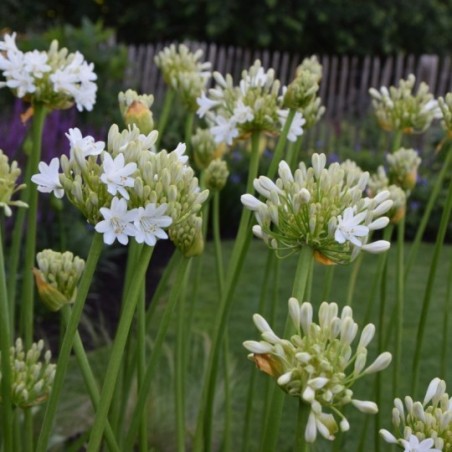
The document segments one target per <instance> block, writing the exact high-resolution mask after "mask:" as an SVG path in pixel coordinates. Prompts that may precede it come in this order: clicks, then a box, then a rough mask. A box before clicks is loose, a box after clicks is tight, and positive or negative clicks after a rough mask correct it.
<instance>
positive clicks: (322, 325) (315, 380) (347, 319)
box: [243, 298, 392, 442]
mask: <svg viewBox="0 0 452 452" xmlns="http://www.w3.org/2000/svg"><path fill="white" fill-rule="evenodd" d="M338 311H339V309H338V305H337V304H336V303H327V302H323V303H322V304H321V305H320V308H319V322H318V323H315V322H314V321H313V308H312V305H311V304H310V303H308V302H305V303H302V304H301V305H300V303H299V302H298V300H297V299H296V298H290V299H289V316H290V318H291V320H292V323H293V325H294V327H295V334H294V335H292V336H291V337H290V339H281V338H280V337H278V336H277V335H276V334H275V333H274V331H273V330H272V329H271V327H270V326H269V324H268V323H267V321H266V320H265V319H264V318H263V317H262V316H260V315H259V314H255V315H254V316H253V321H254V324H255V325H256V327H257V329H258V330H259V331H260V333H261V337H262V340H261V341H259V342H258V341H245V342H244V343H243V345H244V347H245V348H246V349H247V350H248V351H250V352H251V354H250V355H249V356H248V357H249V358H250V359H251V360H252V361H254V362H255V363H256V365H257V367H258V368H259V369H260V370H261V371H263V372H265V373H267V374H269V375H270V376H271V377H273V378H274V379H275V380H276V382H277V384H278V385H279V387H280V388H281V389H283V390H284V391H285V392H287V393H288V394H289V395H291V396H293V397H297V398H299V399H300V400H301V401H302V402H303V403H306V404H308V405H309V407H310V414H309V418H308V422H307V425H306V430H305V438H306V441H308V442H314V441H315V439H316V437H317V432H319V433H320V434H321V435H322V436H323V437H325V438H326V439H328V440H333V439H334V435H335V433H336V432H338V431H339V430H341V431H347V430H349V428H350V425H349V422H348V421H347V419H346V418H345V416H344V414H343V413H342V412H341V408H342V407H343V406H344V405H347V404H349V403H351V404H352V405H354V406H355V407H356V408H357V409H358V410H360V411H362V412H364V413H372V414H373V413H376V412H378V407H377V405H376V404H375V403H374V402H370V401H362V400H357V399H355V398H354V394H353V391H352V389H351V387H352V386H353V384H354V383H355V381H356V380H358V379H359V378H361V377H363V376H365V375H369V374H372V373H375V372H379V371H381V370H383V369H385V368H386V367H387V366H389V364H390V362H391V359H392V357H391V354H390V353H389V352H384V353H381V354H380V355H379V356H378V357H377V358H376V359H375V361H374V362H373V363H372V364H371V365H369V366H367V367H366V360H367V346H368V344H369V343H370V342H371V340H372V339H373V336H374V334H375V326H374V325H373V324H371V323H370V324H368V325H366V326H365V327H364V329H363V331H362V333H361V337H360V339H359V343H358V345H357V347H356V350H353V348H352V343H353V341H354V340H355V338H356V335H357V332H358V325H357V324H356V322H355V321H354V320H353V312H352V309H351V308H350V307H348V306H345V307H344V308H343V309H342V312H341V314H340V316H339V312H338ZM324 410H327V411H329V412H325V411H324ZM335 416H338V417H339V419H340V421H339V425H338V423H337V420H336V418H335Z"/></svg>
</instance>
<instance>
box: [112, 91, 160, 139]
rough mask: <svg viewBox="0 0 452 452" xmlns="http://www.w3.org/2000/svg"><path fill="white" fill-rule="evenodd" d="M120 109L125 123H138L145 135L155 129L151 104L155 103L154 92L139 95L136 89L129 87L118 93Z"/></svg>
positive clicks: (128, 124)
mask: <svg viewBox="0 0 452 452" xmlns="http://www.w3.org/2000/svg"><path fill="white" fill-rule="evenodd" d="M118 102H119V110H120V112H121V115H122V118H123V119H124V123H125V125H126V126H127V127H128V126H133V125H136V126H137V127H138V129H140V132H141V133H142V134H144V135H147V134H148V133H150V132H152V130H153V129H154V120H153V118H152V111H151V106H152V104H153V103H154V96H153V95H152V94H149V95H148V94H141V95H139V94H138V93H137V92H136V91H134V90H132V89H128V90H127V91H126V92H123V91H121V92H120V93H119V94H118Z"/></svg>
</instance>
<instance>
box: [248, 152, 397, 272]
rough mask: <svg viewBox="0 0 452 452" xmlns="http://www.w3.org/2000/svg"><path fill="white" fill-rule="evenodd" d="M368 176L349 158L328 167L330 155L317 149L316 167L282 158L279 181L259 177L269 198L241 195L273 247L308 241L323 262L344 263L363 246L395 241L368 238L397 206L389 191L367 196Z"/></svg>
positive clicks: (291, 247) (379, 247) (259, 187)
mask: <svg viewBox="0 0 452 452" xmlns="http://www.w3.org/2000/svg"><path fill="white" fill-rule="evenodd" d="M368 178H369V174H368V173H367V172H361V171H359V172H358V171H357V170H356V168H355V167H353V166H352V165H350V164H349V163H345V164H343V165H340V164H338V163H333V164H331V165H330V166H329V167H328V168H326V156H325V155H324V154H314V155H313V156H312V167H310V168H307V167H306V165H305V164H304V163H303V162H302V163H300V165H299V168H298V169H297V170H296V171H295V172H294V173H293V174H292V171H291V170H290V168H289V165H288V164H287V163H286V162H285V161H282V162H281V163H280V164H279V179H277V180H276V183H275V182H273V181H271V180H270V179H269V178H267V177H264V176H261V177H259V178H257V179H255V181H254V188H255V189H256V191H257V192H258V193H259V194H260V195H262V197H263V198H264V199H265V202H263V201H260V200H258V199H257V198H255V197H254V196H253V195H251V194H246V195H243V196H242V198H241V199H242V203H243V204H244V205H245V207H247V208H248V209H250V210H253V211H254V214H255V217H256V220H257V223H258V224H257V225H256V226H254V228H253V232H254V234H255V235H256V236H257V237H259V238H261V239H263V240H264V242H265V243H266V244H267V245H268V246H269V247H271V248H273V249H276V250H278V251H281V250H286V251H296V250H299V249H301V248H302V247H303V246H309V247H310V248H312V249H313V250H314V251H315V255H316V257H317V258H318V260H319V261H321V262H322V263H330V264H333V263H338V264H344V263H348V262H350V261H352V260H353V259H355V258H356V256H357V255H358V253H359V252H360V250H365V251H369V252H381V251H385V250H387V249H388V248H389V245H390V244H389V242H385V241H379V242H375V244H373V243H370V244H369V243H367V241H368V236H369V232H370V231H372V230H375V229H381V228H384V227H385V226H386V225H387V224H388V222H389V219H388V218H386V217H384V216H382V215H383V214H385V213H386V212H387V211H388V210H389V209H390V208H391V206H392V201H391V200H389V199H388V197H389V192H382V193H380V194H379V196H376V197H375V198H373V199H371V198H368V197H364V196H363V190H364V189H365V187H366V184H367V181H368Z"/></svg>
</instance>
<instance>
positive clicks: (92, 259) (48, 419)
mask: <svg viewBox="0 0 452 452" xmlns="http://www.w3.org/2000/svg"><path fill="white" fill-rule="evenodd" d="M102 246H103V237H102V235H101V234H98V233H95V235H94V237H93V241H92V243H91V248H90V250H89V254H88V259H87V260H86V264H85V270H84V271H83V274H82V277H81V279H80V283H79V286H78V290H77V296H76V299H75V303H74V307H73V310H72V315H71V318H70V320H69V323H68V325H67V328H66V332H65V334H64V338H63V342H62V344H61V348H60V353H59V356H58V362H57V367H56V373H55V379H54V381H53V386H52V391H51V393H50V397H49V400H48V401H47V407H46V411H45V414H44V420H43V424H42V427H41V433H40V435H39V438H38V444H37V446H36V452H45V451H46V450H47V444H48V442H49V438H50V433H51V430H52V425H53V420H54V418H55V413H56V409H57V405H58V401H59V399H60V394H61V390H62V388H63V382H64V377H65V375H66V370H67V366H68V363H69V357H70V353H71V349H72V344H73V342H74V337H75V335H76V332H77V327H78V324H79V322H80V318H81V315H82V312H83V307H84V306H85V300H86V296H87V295H88V291H89V287H90V284H91V281H92V279H93V275H94V271H95V270H96V265H97V262H98V260H99V256H100V254H101V252H102Z"/></svg>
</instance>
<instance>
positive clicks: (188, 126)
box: [184, 112, 195, 155]
mask: <svg viewBox="0 0 452 452" xmlns="http://www.w3.org/2000/svg"><path fill="white" fill-rule="evenodd" d="M194 119H195V114H194V113H192V112H189V113H188V114H187V117H186V118H185V130H184V139H185V146H186V153H187V155H190V152H191V135H192V133H193V122H194Z"/></svg>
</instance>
